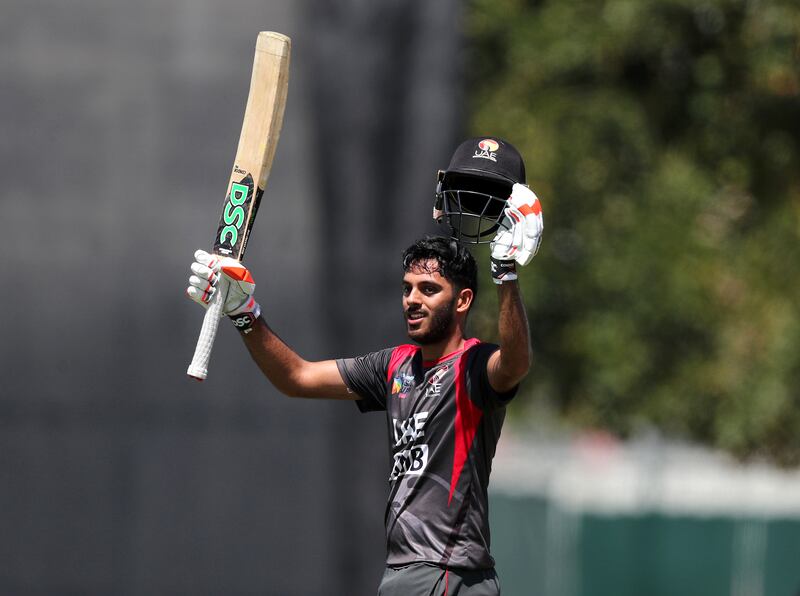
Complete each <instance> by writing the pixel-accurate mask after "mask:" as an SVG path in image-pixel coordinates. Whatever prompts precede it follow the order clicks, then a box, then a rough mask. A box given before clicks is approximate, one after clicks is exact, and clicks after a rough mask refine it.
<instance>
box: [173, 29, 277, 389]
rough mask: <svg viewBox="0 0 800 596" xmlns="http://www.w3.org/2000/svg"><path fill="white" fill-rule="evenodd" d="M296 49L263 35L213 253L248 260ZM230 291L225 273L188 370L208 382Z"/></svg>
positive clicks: (269, 35) (259, 36)
mask: <svg viewBox="0 0 800 596" xmlns="http://www.w3.org/2000/svg"><path fill="white" fill-rule="evenodd" d="M290 51H291V41H290V40H289V38H288V37H287V36H285V35H282V34H280V33H274V32H272V31H262V32H261V33H259V34H258V39H257V41H256V51H255V58H254V59H253V73H252V76H251V78H250V92H249V94H248V96H247V107H246V108H245V113H244V122H243V123H242V132H241V135H240V136H239V146H238V148H237V150H236V159H235V160H234V163H233V170H232V172H231V177H230V180H229V182H228V189H227V193H226V194H225V202H224V204H223V208H222V216H221V217H220V222H219V226H218V227H217V234H216V236H215V237H214V249H213V251H214V253H215V254H217V255H220V256H224V257H231V258H234V259H236V260H238V261H241V260H242V259H243V258H244V253H245V250H246V249H247V241H248V240H249V238H250V231H251V230H252V228H253V222H254V221H255V217H256V213H257V212H258V207H259V204H260V202H261V196H262V195H263V193H264V188H265V186H266V183H267V178H268V177H269V172H270V169H271V168H272V160H273V158H274V157H275V148H276V146H277V144H278V137H279V136H280V131H281V125H282V123H283V112H284V108H285V107H286V93H287V91H288V88H289V56H290ZM227 290H228V286H227V281H226V278H225V276H222V278H221V279H220V282H219V284H218V286H217V291H216V292H215V293H214V296H213V297H212V300H211V304H210V305H209V307H208V310H207V311H206V315H205V318H204V319H203V326H202V328H201V330H200V337H199V338H198V340H197V347H196V348H195V352H194V356H193V358H192V363H191V364H190V365H189V369H188V370H187V374H188V375H189V376H190V377H192V378H194V379H197V380H200V381H202V380H204V379H205V378H206V376H207V375H208V362H209V360H210V357H211V349H212V347H213V345H214V339H215V337H216V333H217V327H218V324H219V318H220V316H221V315H222V306H223V304H224V302H225V298H226V296H227Z"/></svg>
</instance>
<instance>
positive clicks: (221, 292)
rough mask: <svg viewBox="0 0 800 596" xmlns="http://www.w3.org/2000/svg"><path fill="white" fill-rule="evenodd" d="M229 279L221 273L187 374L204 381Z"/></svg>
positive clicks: (226, 294)
mask: <svg viewBox="0 0 800 596" xmlns="http://www.w3.org/2000/svg"><path fill="white" fill-rule="evenodd" d="M229 284H230V282H229V280H228V278H227V277H226V276H224V275H220V278H219V282H218V283H217V291H216V292H214V295H213V296H212V297H211V302H210V303H209V305H208V309H207V310H206V316H205V318H204V319H203V326H202V327H201V328H200V337H198V338H197V347H196V348H195V349H194V356H193V357H192V363H191V364H190V365H189V369H188V370H187V371H186V374H187V375H189V376H190V377H192V378H194V379H197V380H198V381H203V380H205V378H206V377H207V376H208V362H209V360H210V359H211V348H212V347H213V346H214V339H215V338H216V337H217V329H218V328H219V320H220V318H222V307H223V306H224V305H225V300H226V299H227V298H228V287H229Z"/></svg>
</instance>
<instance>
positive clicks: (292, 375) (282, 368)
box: [241, 317, 357, 399]
mask: <svg viewBox="0 0 800 596" xmlns="http://www.w3.org/2000/svg"><path fill="white" fill-rule="evenodd" d="M241 335H242V339H243V340H244V344H245V346H247V350H248V351H249V352H250V355H251V356H252V358H253V360H254V361H255V363H256V364H257V365H258V368H259V369H261V372H263V373H264V376H266V377H267V379H269V381H270V383H272V384H273V385H274V386H275V388H276V389H278V391H280V392H281V393H284V394H285V395H288V396H290V397H323V398H329V399H357V396H355V395H353V394H352V393H350V392H349V391H348V390H347V388H346V387H345V385H344V382H343V381H342V378H341V375H340V374H339V370H338V368H337V367H336V363H335V361H333V360H325V361H321V362H309V361H308V360H304V359H303V358H302V357H300V355H298V354H297V352H295V351H294V350H292V349H291V348H290V347H289V346H288V345H286V343H285V342H284V341H283V340H282V339H281V338H280V337H278V335H277V334H276V333H275V332H274V331H272V329H271V328H270V327H269V325H267V323H266V321H264V319H263V318H262V317H259V318H258V319H257V320H256V322H255V324H254V325H253V328H252V329H251V330H250V332H249V333H242V334H241Z"/></svg>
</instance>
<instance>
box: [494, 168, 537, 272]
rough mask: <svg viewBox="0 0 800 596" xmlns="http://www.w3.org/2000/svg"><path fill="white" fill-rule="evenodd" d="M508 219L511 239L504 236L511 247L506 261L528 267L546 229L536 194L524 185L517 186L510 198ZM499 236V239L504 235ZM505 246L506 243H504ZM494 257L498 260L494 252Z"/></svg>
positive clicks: (507, 210) (506, 253)
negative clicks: (513, 261) (511, 260)
mask: <svg viewBox="0 0 800 596" xmlns="http://www.w3.org/2000/svg"><path fill="white" fill-rule="evenodd" d="M505 213H506V219H505V220H504V223H510V226H511V229H510V231H509V230H505V231H504V232H510V238H509V237H508V236H503V240H504V241H505V240H506V239H508V241H510V243H511V246H510V247H509V248H508V249H507V250H506V252H505V255H504V256H505V258H506V259H509V260H510V259H514V260H515V261H516V262H517V263H519V264H520V265H523V266H524V265H527V264H528V263H530V262H531V259H533V257H534V256H535V255H536V252H537V251H538V250H539V245H540V244H541V240H542V231H543V229H544V220H543V218H542V206H541V203H540V202H539V198H538V197H537V196H536V194H535V193H534V192H533V191H532V190H531V189H530V188H528V187H527V186H525V185H524V184H515V185H514V186H513V187H512V190H511V196H510V197H509V198H508V206H507V207H506V209H505ZM504 232H501V233H500V234H498V238H497V239H499V238H500V237H501V235H502V234H503V233H504ZM504 244H505V242H504ZM492 256H493V257H494V258H497V259H502V257H500V256H497V255H496V254H495V252H494V250H493V252H492Z"/></svg>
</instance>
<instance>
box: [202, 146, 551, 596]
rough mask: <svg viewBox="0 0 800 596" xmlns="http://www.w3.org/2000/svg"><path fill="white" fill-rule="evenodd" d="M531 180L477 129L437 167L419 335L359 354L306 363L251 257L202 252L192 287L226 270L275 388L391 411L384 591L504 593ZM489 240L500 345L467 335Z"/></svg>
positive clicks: (211, 288) (533, 212) (535, 225)
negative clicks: (499, 465)
mask: <svg viewBox="0 0 800 596" xmlns="http://www.w3.org/2000/svg"><path fill="white" fill-rule="evenodd" d="M524 183H525V167H524V164H523V161H522V158H521V156H520V155H519V153H518V152H517V151H516V149H514V147H513V146H511V145H510V144H509V143H507V142H506V141H503V140H502V139H497V138H487V137H481V138H476V139H469V140H467V141H465V142H464V143H462V144H461V145H460V146H459V147H458V149H457V150H456V152H455V153H454V155H453V158H452V160H451V162H450V166H449V167H448V169H447V170H445V171H440V172H439V176H438V183H437V189H436V195H435V196H436V198H435V203H434V217H435V218H436V219H437V220H439V221H440V222H441V223H444V224H445V225H447V226H449V230H450V235H451V237H450V238H445V237H426V238H424V239H421V240H419V241H417V242H416V243H414V244H413V245H412V246H410V247H409V248H407V249H406V250H405V252H404V253H403V260H402V270H403V284H402V288H403V291H402V305H403V313H404V315H405V325H406V331H407V333H408V337H409V339H410V340H411V342H412V343H410V344H407V345H401V346H396V347H391V348H387V349H384V350H380V351H377V352H373V353H370V354H366V355H363V356H360V357H357V358H342V359H338V360H326V361H320V362H310V361H307V360H304V359H303V358H302V357H300V356H299V355H298V354H297V353H296V352H294V351H293V350H292V349H291V348H290V347H289V346H288V345H287V344H286V343H284V342H283V340H281V339H280V338H279V337H278V336H277V335H276V334H275V333H274V332H273V331H272V330H271V329H270V327H269V326H268V325H267V323H266V322H265V320H264V318H263V317H262V316H261V309H260V307H259V305H258V303H257V302H256V301H255V299H254V297H253V291H254V288H255V283H254V281H253V278H252V276H251V274H250V272H249V271H248V270H247V269H246V268H245V267H244V265H242V264H241V263H239V262H238V261H235V260H233V259H228V258H223V257H219V256H216V255H211V254H209V253H207V252H205V251H202V250H199V251H197V252H196V253H195V262H194V263H192V265H191V272H192V274H191V277H190V278H189V288H188V290H187V293H188V295H189V296H190V297H191V298H192V299H194V300H195V301H197V302H199V303H200V304H203V305H207V303H208V301H209V299H210V297H211V296H212V295H213V294H214V292H215V288H216V285H217V282H218V281H219V279H220V276H221V275H227V276H228V277H229V278H230V280H231V284H230V290H229V293H228V297H227V299H226V301H225V307H224V313H225V314H226V315H228V316H229V317H230V318H231V319H232V321H233V323H234V325H235V326H236V327H237V329H238V330H239V331H240V333H241V335H242V338H243V340H244V343H245V345H246V346H247V349H248V350H249V352H250V354H251V356H252V357H253V359H254V360H255V362H256V364H257V365H258V366H259V368H260V369H261V371H262V372H263V373H264V375H266V377H267V378H268V379H269V380H270V382H271V383H272V384H273V385H274V386H275V387H276V388H277V389H279V390H280V391H281V392H283V393H285V394H286V395H288V396H292V397H312V398H315V397H317V398H331V399H346V400H353V401H355V403H356V405H357V406H358V408H359V410H361V411H362V412H373V411H383V412H386V422H387V428H388V435H389V443H390V445H391V453H392V461H391V465H392V469H391V474H390V476H389V483H390V484H389V498H388V504H387V507H386V515H385V523H386V537H387V558H386V570H385V573H384V576H383V579H382V581H381V584H380V587H379V590H378V594H379V595H380V596H417V595H419V596H422V595H432V594H435V595H440V594H441V595H453V594H458V595H461V596H490V595H497V594H499V593H500V585H499V581H498V578H497V575H496V573H495V570H494V559H493V558H492V556H491V554H490V552H489V546H490V538H489V524H488V511H489V506H488V497H487V491H488V485H489V474H490V471H491V462H492V458H493V456H494V453H495V448H496V445H497V441H498V438H499V436H500V430H501V427H502V425H503V419H504V416H505V408H506V406H507V405H508V404H509V402H510V401H511V400H512V399H513V397H514V395H515V393H516V391H517V387H518V384H519V382H520V381H521V380H522V379H523V377H525V375H526V374H527V372H528V369H529V367H530V364H531V358H532V355H531V345H530V333H529V329H528V321H527V317H526V314H525V308H524V306H523V303H522V298H521V296H520V291H519V287H518V285H517V272H516V266H517V265H526V264H528V263H529V262H530V260H531V259H532V258H533V256H534V255H535V254H536V251H537V250H538V247H539V242H540V240H541V234H542V228H543V223H542V213H541V207H540V204H539V201H538V199H537V197H536V195H535V194H534V193H533V191H531V190H530V189H529V188H528V187H527V186H525V184H524ZM484 242H488V243H490V245H491V269H492V279H493V281H494V283H495V284H497V291H498V297H499V323H498V324H499V338H500V339H499V341H500V345H499V346H498V345H494V344H488V343H482V342H481V341H480V340H478V339H476V338H469V337H467V336H466V333H465V325H466V321H467V316H468V315H469V312H470V309H471V308H472V306H473V305H474V303H475V298H476V296H477V292H478V280H477V277H478V273H477V266H476V263H475V260H474V259H473V257H472V255H471V254H470V252H469V251H468V250H467V248H466V247H465V246H464V244H466V243H484Z"/></svg>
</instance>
